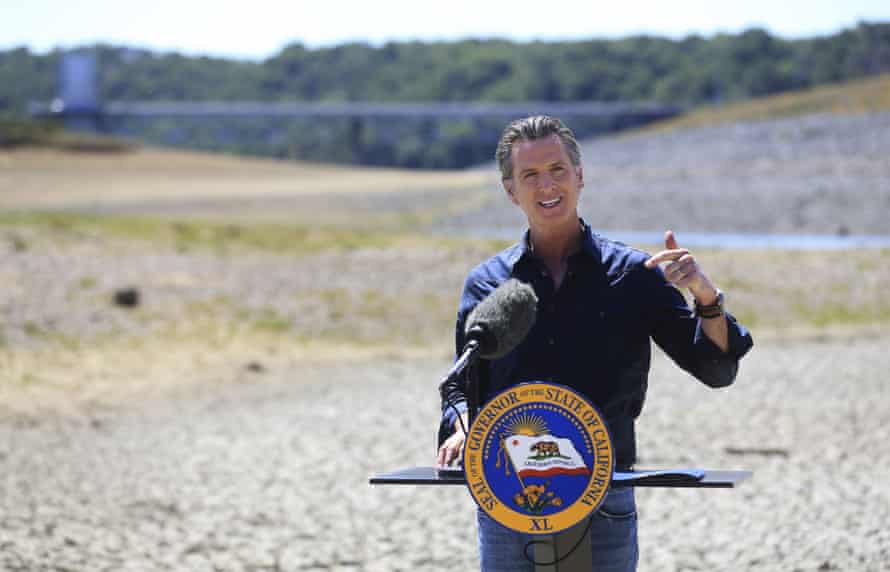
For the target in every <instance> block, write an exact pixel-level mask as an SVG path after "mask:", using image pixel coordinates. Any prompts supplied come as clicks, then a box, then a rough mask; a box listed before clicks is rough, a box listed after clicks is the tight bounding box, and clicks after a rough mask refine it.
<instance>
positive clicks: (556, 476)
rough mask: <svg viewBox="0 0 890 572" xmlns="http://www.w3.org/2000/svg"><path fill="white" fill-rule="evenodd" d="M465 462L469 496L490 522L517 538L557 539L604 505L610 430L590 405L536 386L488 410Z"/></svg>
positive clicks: (497, 400) (503, 396) (509, 393)
mask: <svg viewBox="0 0 890 572" xmlns="http://www.w3.org/2000/svg"><path fill="white" fill-rule="evenodd" d="M463 462H464V473H465V474H466V478H467V487H468V488H469V489H470V494H471V495H472V496H473V499H474V500H475V501H476V503H477V504H478V505H479V508H481V509H482V510H483V511H485V512H486V513H487V514H488V515H489V516H490V517H491V518H493V519H494V520H495V521H497V522H498V523H500V524H502V525H503V526H506V527H507V528H510V529H512V530H515V531H517V532H523V533H526V534H556V533H558V532H561V531H563V530H566V529H568V528H571V527H573V526H575V525H576V524H578V523H580V522H581V521H582V520H583V519H584V518H585V517H586V516H588V515H590V514H591V513H592V512H593V511H594V510H596V509H597V508H598V507H599V505H600V504H602V502H603V500H604V499H605V497H606V493H607V492H608V490H609V484H610V483H611V481H612V469H613V465H614V455H613V450H612V439H611V437H610V435H609V431H608V429H607V428H606V423H605V421H604V420H603V417H602V416H601V415H600V413H599V411H598V410H597V409H596V408H595V407H594V406H593V405H592V404H591V403H590V402H589V401H588V400H587V399H586V398H584V397H582V396H581V395H579V394H578V393H576V392H574V391H573V390H571V389H569V388H568V387H565V386H562V385H557V384H552V383H542V382H532V383H523V384H521V385H517V386H514V387H511V388H509V389H506V390H504V391H502V392H501V393H499V394H497V395H496V396H494V398H492V399H491V400H490V401H489V402H488V403H487V404H486V405H485V407H483V408H482V410H481V411H480V412H479V415H478V416H477V417H476V419H475V420H474V421H473V424H472V425H471V426H470V430H469V435H468V436H467V439H466V442H465V445H464V456H463Z"/></svg>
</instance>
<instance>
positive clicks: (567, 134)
mask: <svg viewBox="0 0 890 572" xmlns="http://www.w3.org/2000/svg"><path fill="white" fill-rule="evenodd" d="M551 135H557V136H559V139H560V140H561V141H562V144H563V146H564V147H565V149H566V153H568V155H569V160H571V161H572V165H574V166H575V167H580V166H581V149H580V148H579V147H578V140H577V139H575V134H574V133H572V130H571V129H569V128H568V127H567V126H566V124H565V123H563V122H562V121H560V120H559V119H557V118H556V117H550V116H547V115H533V116H531V117H524V118H522V119H517V120H515V121H513V122H511V123H510V124H509V125H507V128H506V129H504V132H503V133H502V134H501V140H500V141H498V148H497V151H496V152H495V154H494V156H495V158H496V159H497V161H498V168H499V169H500V170H501V178H502V179H504V180H506V179H512V178H513V144H514V143H516V142H517V141H534V140H536V139H544V138H545V137H549V136H551Z"/></svg>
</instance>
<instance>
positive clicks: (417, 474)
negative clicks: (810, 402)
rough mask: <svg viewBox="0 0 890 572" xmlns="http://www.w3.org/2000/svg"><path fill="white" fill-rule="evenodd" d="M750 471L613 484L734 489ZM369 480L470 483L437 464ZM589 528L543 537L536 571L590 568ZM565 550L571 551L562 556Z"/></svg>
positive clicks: (665, 474) (656, 474)
mask: <svg viewBox="0 0 890 572" xmlns="http://www.w3.org/2000/svg"><path fill="white" fill-rule="evenodd" d="M751 474H752V473H751V471H743V470H736V471H732V470H714V469H667V470H664V469H661V470H649V471H646V470H637V471H629V472H619V471H616V472H614V473H613V475H612V481H611V486H612V487H614V488H620V487H667V488H717V489H731V488H734V487H735V486H736V485H737V484H738V483H740V482H741V481H743V480H745V479H747V478H748V477H750V476H751ZM368 482H369V484H372V485H429V486H452V485H460V486H466V484H467V481H466V479H465V478H464V473H463V471H462V470H459V469H458V470H453V469H444V470H442V469H438V468H437V467H409V468H405V469H399V470H396V471H392V472H389V473H381V474H378V475H374V476H372V477H370V478H369V479H368ZM586 531H587V530H586V527H584V526H576V527H574V528H572V529H569V530H566V531H564V532H562V533H560V534H556V535H553V536H549V537H543V538H542V540H541V543H540V544H537V545H536V547H535V561H536V562H535V572H581V571H584V572H590V561H591V555H590V545H589V544H588V543H586V542H581V540H582V538H581V537H582V535H584V534H586ZM564 554H568V555H567V556H565V557H564V558H559V556H560V555H564Z"/></svg>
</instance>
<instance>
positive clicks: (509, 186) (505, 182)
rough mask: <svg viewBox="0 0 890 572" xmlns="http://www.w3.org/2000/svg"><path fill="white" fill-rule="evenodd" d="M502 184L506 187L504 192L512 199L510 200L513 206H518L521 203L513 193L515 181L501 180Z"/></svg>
mask: <svg viewBox="0 0 890 572" xmlns="http://www.w3.org/2000/svg"><path fill="white" fill-rule="evenodd" d="M501 183H502V184H503V185H504V190H505V191H506V192H507V196H508V197H510V200H511V201H513V204H514V205H518V204H519V201H518V200H517V199H516V194H515V193H514V192H513V179H501Z"/></svg>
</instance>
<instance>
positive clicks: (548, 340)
mask: <svg viewBox="0 0 890 572" xmlns="http://www.w3.org/2000/svg"><path fill="white" fill-rule="evenodd" d="M547 344H548V345H551V346H552V345H555V344H556V341H554V339H553V338H547Z"/></svg>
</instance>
